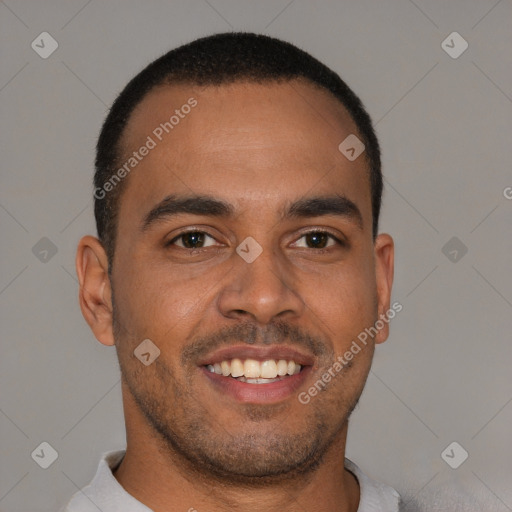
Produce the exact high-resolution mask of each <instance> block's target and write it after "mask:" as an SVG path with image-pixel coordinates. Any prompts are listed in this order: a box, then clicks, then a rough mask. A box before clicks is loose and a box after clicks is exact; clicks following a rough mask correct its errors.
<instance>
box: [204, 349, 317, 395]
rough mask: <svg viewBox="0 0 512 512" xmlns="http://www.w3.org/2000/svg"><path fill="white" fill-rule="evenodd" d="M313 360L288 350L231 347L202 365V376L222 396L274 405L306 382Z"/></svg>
mask: <svg viewBox="0 0 512 512" xmlns="http://www.w3.org/2000/svg"><path fill="white" fill-rule="evenodd" d="M312 366H313V358H312V357H311V356H307V355H304V354H301V353H299V352H297V351H295V350H292V349H287V348H283V347H281V348H279V349H268V348H265V349H261V348H257V347H249V346H244V347H238V348H237V347H231V348H228V349H224V350H220V351H218V352H216V353H215V354H213V355H211V356H209V357H208V358H207V359H206V360H204V361H202V362H201V364H200V369H201V370H202V372H203V375H204V376H205V377H206V378H207V379H208V381H209V382H210V383H211V384H212V385H213V387H214V389H216V390H217V391H220V392H221V393H222V395H223V396H226V395H227V396H228V397H231V398H234V399H235V400H237V401H239V402H244V403H260V404H263V403H275V402H279V401H282V400H285V399H286V398H289V397H290V396H291V395H293V393H294V392H296V391H297V390H298V389H299V388H300V387H301V386H302V385H303V384H304V382H305V380H306V378H307V376H308V375H309V374H310V372H311V369H312Z"/></svg>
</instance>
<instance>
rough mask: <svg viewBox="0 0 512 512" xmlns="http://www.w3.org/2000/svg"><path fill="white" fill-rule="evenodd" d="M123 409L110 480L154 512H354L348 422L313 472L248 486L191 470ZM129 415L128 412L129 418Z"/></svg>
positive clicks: (142, 422)
mask: <svg viewBox="0 0 512 512" xmlns="http://www.w3.org/2000/svg"><path fill="white" fill-rule="evenodd" d="M127 396H128V393H123V397H127ZM127 400H129V398H128V399H127ZM126 405H127V404H125V416H126V418H125V419H126V434H127V449H126V455H125V457H124V459H123V461H122V462H121V464H120V466H119V467H118V468H117V470H115V472H114V476H115V478H116V479H117V481H118V482H119V483H120V484H121V485H122V486H123V487H124V489H125V490H126V491H127V492H128V493H129V494H131V495H132V496H133V497H134V498H136V499H137V500H139V501H140V502H141V503H143V504H144V505H146V506H147V507H149V508H151V509H152V510H153V511H154V512H168V510H169V504H171V503H172V508H173V510H187V511H189V512H194V511H196V512H201V511H204V510H209V511H211V512H228V511H229V512H233V510H243V511H244V512H259V511H261V510H266V511H268V512H292V511H296V510H308V511H311V512H314V511H322V512H326V511H333V512H356V511H357V508H358V504H359V492H360V491H359V484H358V483H357V480H356V478H355V477H354V476H353V475H352V474H351V473H350V472H349V471H347V470H346V469H345V468H344V457H345V443H346V437H347V426H348V424H347V423H346V424H345V426H344V428H343V429H342V430H341V431H340V433H339V435H338V436H337V438H336V439H335V441H334V442H333V443H332V445H331V447H330V448H329V450H328V452H327V453H326V455H325V457H324V459H323V460H322V462H321V463H320V464H319V466H318V467H317V468H316V469H315V470H313V471H312V472H310V473H308V474H306V475H301V476H298V477H296V478H294V479H289V480H285V481H280V482H279V483H277V482H272V481H269V483H268V485H265V486H248V485H241V484H240V485H238V484H233V483H227V482H226V481H222V482H221V481H219V480H217V479H215V477H212V476H210V475H209V474H207V473H203V474H198V473H197V472H194V471H192V470H190V468H187V465H186V464H184V462H183V460H182V458H181V456H180V455H178V454H176V453H175V452H173V451H171V450H169V447H168V446H167V445H166V444H165V443H164V442H163V441H162V440H161V438H160V437H159V435H158V434H157V433H155V432H154V431H153V430H152V429H151V427H150V426H149V425H148V423H147V422H146V421H145V419H144V418H143V417H141V416H140V415H139V414H138V413H137V412H134V411H136V408H134V407H130V408H127V407H126ZM131 405H134V404H131ZM128 410H129V411H132V412H131V413H130V414H127V413H126V411H128Z"/></svg>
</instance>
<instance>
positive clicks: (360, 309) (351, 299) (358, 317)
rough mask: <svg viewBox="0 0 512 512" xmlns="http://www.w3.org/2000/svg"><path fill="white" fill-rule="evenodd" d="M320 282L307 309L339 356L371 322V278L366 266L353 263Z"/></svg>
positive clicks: (373, 304) (373, 308) (373, 295)
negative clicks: (321, 327) (313, 313)
mask: <svg viewBox="0 0 512 512" xmlns="http://www.w3.org/2000/svg"><path fill="white" fill-rule="evenodd" d="M324 283H325V285H324V286H322V287H321V289H318V288H316V289H315V288H313V287H312V289H311V294H310V299H309V300H310V302H311V303H312V304H314V306H310V307H311V309H312V310H314V311H315V313H316V316H317V317H318V318H319V319H320V326H322V324H324V325H325V327H324V331H326V334H327V335H328V336H329V337H330V338H331V339H332V340H333V344H334V349H335V351H336V352H337V353H340V352H343V351H344V350H345V349H346V347H347V346H349V345H350V343H351V342H352V340H353V339H355V338H357V336H358V335H359V334H360V333H361V332H362V331H364V329H365V328H367V327H369V326H371V325H373V322H374V321H375V315H376V298H377V295H376V286H375V278H374V275H373V272H372V267H371V266H370V265H369V264H364V263H358V262H356V263H354V264H351V265H346V266H344V267H343V268H340V271H339V272H335V273H332V274H331V275H330V277H329V279H326V280H325V281H324Z"/></svg>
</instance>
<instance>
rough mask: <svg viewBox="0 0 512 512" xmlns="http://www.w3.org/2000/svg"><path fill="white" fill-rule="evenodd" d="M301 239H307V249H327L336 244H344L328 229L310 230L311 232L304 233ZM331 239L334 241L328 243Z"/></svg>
mask: <svg viewBox="0 0 512 512" xmlns="http://www.w3.org/2000/svg"><path fill="white" fill-rule="evenodd" d="M300 239H304V240H305V241H306V246H305V247H306V248H307V249H327V248H328V247H332V246H333V245H336V244H338V245H344V244H343V242H341V241H340V240H339V239H338V238H336V237H335V236H334V235H332V234H331V233H329V232H327V231H310V232H309V233H304V234H303V235H302V236H301V237H300ZM300 239H299V240H300ZM329 239H331V240H333V241H334V243H331V244H330V245H327V244H328V242H329ZM300 247H304V246H300Z"/></svg>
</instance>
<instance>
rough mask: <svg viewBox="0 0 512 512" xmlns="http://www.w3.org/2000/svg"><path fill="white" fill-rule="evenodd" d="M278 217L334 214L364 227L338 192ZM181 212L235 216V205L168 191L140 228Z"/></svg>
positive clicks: (300, 204) (294, 206)
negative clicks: (171, 193) (172, 193)
mask: <svg viewBox="0 0 512 512" xmlns="http://www.w3.org/2000/svg"><path fill="white" fill-rule="evenodd" d="M280 213H281V215H280V217H281V220H285V219H303V218H309V217H321V216H327V215H333V216H337V217H342V218H345V219H348V220H350V221H352V222H354V223H355V224H356V225H357V226H358V227H359V229H361V230H362V229H363V216H362V214H361V211H360V210H359V208H358V207H357V206H356V204H355V203H354V202H353V201H351V200H350V199H348V198H347V197H344V196H341V195H338V194H336V195H329V196H317V197H310V198H305V199H299V200H297V201H294V202H293V203H291V204H289V205H288V206H286V207H285V208H284V209H282V210H281V212H280ZM180 214H189V215H205V216H208V217H217V218H229V217H234V214H235V208H234V206H233V205H231V204H230V203H227V202H226V201H223V200H222V199H217V198H215V197H211V196H207V195H192V196H178V195H170V196H167V197H166V198H164V199H163V200H162V201H160V202H159V203H158V204H157V205H156V206H155V207H154V208H152V209H151V210H150V211H149V212H148V213H147V214H146V216H145V217H144V220H143V221H142V231H146V230H148V229H149V228H150V227H151V226H152V225H153V224H155V223H157V222H159V221H163V220H167V219H169V218H172V217H175V216H177V215H180Z"/></svg>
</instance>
